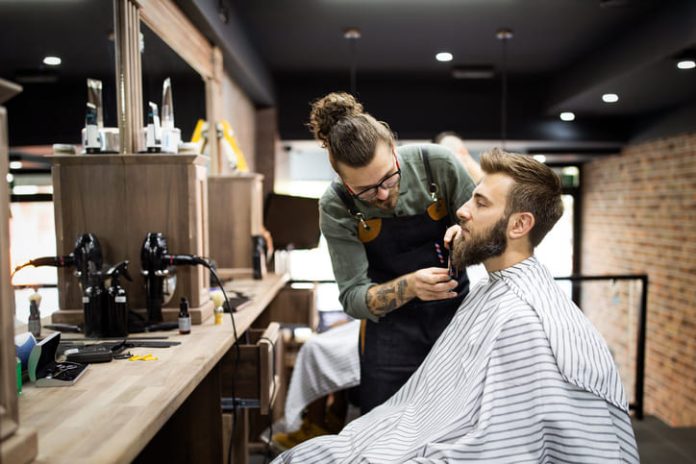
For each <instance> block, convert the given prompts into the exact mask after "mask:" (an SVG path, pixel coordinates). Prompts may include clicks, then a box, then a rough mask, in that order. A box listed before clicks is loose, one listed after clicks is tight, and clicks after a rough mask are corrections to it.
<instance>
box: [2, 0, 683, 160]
mask: <svg viewBox="0 0 696 464" xmlns="http://www.w3.org/2000/svg"><path fill="white" fill-rule="evenodd" d="M176 2H177V3H178V4H179V5H180V6H181V7H182V9H183V10H184V11H185V12H186V13H187V14H188V15H189V17H190V18H191V19H192V20H193V21H194V22H195V23H196V24H197V26H198V27H199V28H200V29H201V30H202V31H203V32H204V33H205V34H206V35H207V36H208V38H209V39H210V40H211V41H212V42H214V43H216V44H217V45H219V46H220V47H221V48H222V49H223V51H224V57H225V64H226V68H227V69H228V72H230V74H231V75H233V77H234V79H235V80H236V81H237V82H238V83H239V84H240V85H241V87H242V88H243V89H244V90H245V91H246V92H247V93H248V95H249V96H250V98H251V99H252V101H253V102H254V103H255V104H256V105H257V106H258V107H266V106H275V107H277V109H278V116H279V129H280V132H281V136H282V137H283V138H284V139H306V138H308V137H309V134H308V132H307V130H306V128H305V127H304V123H305V121H306V119H307V113H308V109H309V102H311V101H312V100H313V99H315V98H317V97H320V96H322V95H323V94H324V93H326V92H329V91H332V90H350V78H349V77H350V73H349V70H350V68H351V65H354V67H355V70H356V76H357V79H356V91H357V94H358V96H359V98H360V99H361V100H362V101H363V102H364V103H365V106H366V107H367V109H368V111H370V112H371V113H373V114H374V115H375V116H377V117H378V118H380V119H383V120H385V121H387V122H389V123H390V125H391V126H392V127H393V128H394V129H395V130H396V132H397V133H398V135H399V136H400V137H401V138H403V139H409V138H430V137H432V136H433V135H435V134H436V133H437V132H439V131H441V130H456V131H458V132H460V133H461V134H462V135H463V136H464V137H466V138H468V139H476V140H481V139H494V140H495V139H498V138H499V137H500V136H501V85H502V80H501V76H502V68H503V66H502V56H503V53H502V44H501V42H500V41H499V40H497V39H496V31H497V30H498V29H499V28H501V27H507V28H510V29H512V30H513V32H514V37H513V38H512V39H511V40H510V41H509V42H508V44H507V55H506V56H507V61H506V63H507V83H508V98H507V113H508V117H507V120H506V125H507V126H506V127H507V134H506V136H507V138H508V139H515V140H532V141H535V142H544V144H543V146H546V147H549V146H550V147H551V148H549V150H552V149H553V146H554V143H555V144H556V146H557V147H558V149H559V150H560V149H561V148H562V149H564V150H567V149H568V148H569V147H570V148H572V147H576V148H578V149H579V148H582V147H583V146H588V145H589V144H591V143H592V144H594V146H597V145H598V144H599V145H602V144H604V145H606V146H607V147H610V148H609V149H615V148H616V147H617V146H618V145H620V144H623V143H626V142H627V141H630V140H635V139H640V138H641V137H643V136H644V134H647V133H650V134H651V135H663V134H668V133H670V132H672V133H673V132H675V131H680V130H693V129H696V118H693V117H690V116H689V115H693V114H694V113H696V111H694V109H695V108H696V70H694V71H680V70H678V69H676V67H675V61H674V57H675V56H676V55H677V54H679V53H681V52H683V51H684V50H688V49H692V48H694V47H695V46H696V1H693V0H176ZM111 4H112V2H111V1H110V0H53V1H47V0H23V1H19V0H16V1H13V0H0V43H2V44H3V46H2V47H0V77H3V78H6V79H10V80H17V78H18V77H19V78H20V79H21V78H22V77H23V76H24V77H26V76H27V75H29V76H32V75H34V74H37V73H39V71H40V70H41V69H40V68H41V67H42V65H41V64H40V62H41V59H42V58H43V56H45V55H46V54H49V53H55V54H59V55H60V56H61V57H62V58H63V64H62V65H61V67H60V68H59V70H58V74H59V79H58V81H57V82H54V83H50V84H49V83H47V84H29V83H24V84H23V85H24V87H25V94H29V93H31V94H34V93H36V95H39V94H40V95H41V98H42V99H43V100H42V101H45V102H46V103H48V102H49V101H51V100H54V101H55V102H56V103H57V105H56V106H61V107H62V108H63V110H64V111H67V112H69V113H71V114H72V115H73V116H72V118H73V119H71V120H70V125H71V126H72V125H76V126H77V127H78V128H79V126H80V124H81V122H80V116H79V115H80V114H81V112H82V108H83V106H84V97H83V95H84V94H85V93H86V92H85V91H84V79H85V78H86V77H102V78H103V79H104V80H105V82H106V81H109V80H111V81H112V82H113V42H111V41H110V40H109V34H110V32H111V30H112V28H113V26H112V17H111ZM221 13H223V14H221ZM223 16H227V22H223V20H222V17H223ZM347 27H357V28H359V29H360V31H361V33H362V37H361V38H360V39H359V40H357V41H354V42H352V44H353V46H351V42H350V41H348V40H346V39H344V38H343V31H344V30H345V28H347ZM5 44H12V46H6V45H5ZM145 48H146V52H147V51H149V52H150V53H151V54H150V55H149V57H148V58H147V59H145V58H144V60H143V67H144V68H146V67H147V68H148V69H146V72H147V73H148V77H146V78H145V81H146V88H148V87H151V88H152V89H157V88H158V85H159V80H160V79H161V76H164V75H172V74H173V75H180V76H182V77H181V78H180V82H182V83H183V84H182V85H179V86H178V87H177V85H176V82H177V81H176V79H174V83H175V87H174V89H175V93H174V94H175V96H177V95H180V97H179V98H181V99H182V102H184V101H185V102H187V103H185V104H184V103H182V104H179V105H178V107H177V106H176V105H177V103H176V102H175V107H177V112H178V113H179V112H181V113H185V112H188V113H191V115H190V118H195V117H197V113H200V112H201V110H200V104H198V105H196V104H193V103H191V104H189V103H190V102H195V101H197V100H198V98H199V95H200V92H201V91H202V90H201V87H200V82H198V83H197V84H195V83H194V81H195V79H193V78H191V77H190V71H189V72H188V73H187V69H186V68H187V66H185V65H184V64H182V63H180V62H178V61H177V60H176V59H169V58H167V57H169V56H170V53H171V51H169V50H168V49H167V48H166V46H164V45H159V44H157V43H156V41H154V40H150V39H147V40H146V47H145ZM438 51H449V52H451V53H452V54H453V55H454V60H453V61H452V62H451V63H440V62H437V61H436V60H435V59H434V55H435V53H436V52H438ZM453 65H487V66H492V67H493V69H494V70H495V76H494V77H493V78H492V79H488V80H457V79H454V78H452V77H451V74H450V68H451V66H453ZM184 76H188V77H184ZM148 82H150V84H148ZM111 85H112V84H111ZM107 88H109V84H108V82H106V83H105V90H106V89H107ZM70 89H72V90H70ZM189 89H193V90H191V91H190V90H189ZM111 90H112V89H111ZM189 92H192V93H193V95H192V96H189V95H183V94H187V93H189ZM605 92H613V93H617V94H618V95H619V98H620V99H619V101H618V102H617V103H614V104H606V103H603V102H602V101H601V95H602V94H603V93H605ZM151 93H153V94H154V93H156V90H152V92H151ZM108 98H109V97H108V96H106V95H105V99H106V100H108ZM153 98H155V101H157V99H158V98H157V97H153ZM22 99H24V101H22ZM184 99H185V100H184ZM15 101H16V103H15ZM20 103H21V105H20ZM11 105H14V106H11ZM37 105H38V103H37V101H36V100H32V99H31V98H30V96H29V95H25V96H24V97H16V99H15V100H12V101H11V102H10V105H8V107H9V108H10V110H11V111H12V112H13V114H12V115H11V126H10V135H11V137H13V136H14V138H15V140H16V141H17V144H20V143H21V144H29V143H31V142H32V141H33V140H34V139H35V140H36V141H37V143H40V142H41V141H43V142H44V143H45V142H46V141H47V140H48V139H51V138H52V139H51V140H54V141H67V140H55V139H56V138H57V137H59V136H60V135H61V134H68V133H76V132H74V130H73V129H72V127H71V128H67V127H63V128H62V129H61V128H58V129H55V130H54V129H52V128H51V127H50V126H48V125H43V126H42V128H43V131H42V132H41V133H42V134H43V136H44V137H42V136H39V135H38V134H37V131H36V130H35V129H36V128H35V127H34V128H32V127H31V126H30V125H28V124H30V123H31V121H32V120H31V116H32V115H33V116H34V117H39V116H42V115H44V114H45V112H46V111H48V110H46V108H45V106H44V107H43V108H41V107H40V106H37ZM190 106H194V107H196V109H195V110H193V111H192V110H191V109H190V108H189V107H190ZM27 107H31V110H27V109H26V108H27ZM73 108H74V109H73ZM561 111H573V112H575V114H576V120H575V121H573V122H571V123H566V122H562V121H560V120H559V119H558V114H559V112H561ZM194 113H195V114H194ZM114 114H115V111H114ZM49 119H52V121H51V123H50V124H53V125H55V126H61V124H64V123H63V122H62V119H65V118H62V119H61V118H59V117H58V116H57V115H56V116H54V117H53V118H49ZM182 119H189V118H182ZM13 124H15V125H19V126H21V127H19V128H18V127H17V126H15V127H14V128H13V126H12V125H13ZM29 129H34V130H29ZM66 136H67V135H66ZM40 139H41V140H40ZM11 142H13V140H12V138H11ZM549 142H552V143H551V144H549ZM537 145H538V146H541V145H539V144H537Z"/></svg>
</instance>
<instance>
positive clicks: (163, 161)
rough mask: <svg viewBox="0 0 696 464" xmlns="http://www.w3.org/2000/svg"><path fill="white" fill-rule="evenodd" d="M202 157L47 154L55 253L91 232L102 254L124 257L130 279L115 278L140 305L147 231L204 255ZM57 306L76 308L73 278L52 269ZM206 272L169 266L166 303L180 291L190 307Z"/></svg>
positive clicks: (174, 248) (201, 293)
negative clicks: (171, 276)
mask: <svg viewBox="0 0 696 464" xmlns="http://www.w3.org/2000/svg"><path fill="white" fill-rule="evenodd" d="M205 161H206V160H205V158H203V157H200V156H195V155H173V156H170V155H131V156H118V155H115V156H111V155H103V156H64V157H55V158H54V166H53V181H54V186H55V187H57V188H55V187H54V188H55V192H56V196H55V198H54V207H55V217H56V239H57V248H58V252H59V253H66V254H67V253H69V252H71V251H72V249H73V246H74V241H75V238H76V237H77V236H78V235H79V234H82V233H85V232H92V233H94V234H95V235H96V236H97V238H98V239H99V241H100V243H101V246H102V248H103V250H104V260H105V262H106V263H108V264H114V263H117V262H119V261H122V260H124V259H128V260H129V261H130V266H129V270H130V274H131V275H132V277H133V282H128V281H126V280H125V279H122V282H121V284H122V285H123V286H124V287H125V288H126V290H127V292H128V296H129V302H130V306H131V307H132V308H144V307H145V291H144V284H143V282H144V281H143V277H142V276H141V275H140V269H141V266H140V249H141V247H142V244H143V241H144V239H145V235H146V234H147V233H148V232H162V233H163V234H164V235H165V237H166V238H167V245H168V248H169V251H170V253H191V254H196V255H200V256H205V255H206V254H207V252H208V237H207V227H206V225H205V219H206V215H207V211H206V210H205V209H204V208H205V206H206V204H207V198H206V197H207V183H206V178H205V167H204V163H205ZM58 288H59V295H60V298H59V305H60V308H61V309H79V308H81V307H82V303H81V299H80V297H81V292H80V289H79V285H78V280H77V278H76V277H74V276H73V275H72V272H71V271H68V270H66V271H64V272H61V273H59V280H58ZM207 288H208V271H207V270H204V269H202V268H201V267H200V266H196V267H188V266H186V267H182V266H179V267H178V268H177V290H176V292H175V294H174V296H173V298H172V299H171V301H170V302H169V304H167V305H166V306H167V307H172V308H175V307H178V302H179V298H180V297H181V296H186V297H187V298H188V299H189V302H190V304H191V307H192V308H195V307H198V306H201V305H203V304H206V303H207V301H208V290H207Z"/></svg>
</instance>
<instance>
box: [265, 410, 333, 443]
mask: <svg viewBox="0 0 696 464" xmlns="http://www.w3.org/2000/svg"><path fill="white" fill-rule="evenodd" d="M328 434H329V432H328V430H326V429H325V428H323V427H321V426H319V425H317V424H315V423H313V422H310V421H309V419H307V418H305V419H304V420H303V421H302V427H300V429H299V430H297V431H295V432H290V433H274V434H273V437H272V438H271V443H272V445H273V446H274V447H275V448H277V449H278V450H280V451H285V450H288V449H290V448H292V447H293V446H297V445H299V444H300V443H302V442H304V441H307V440H310V439H312V438H314V437H320V436H322V435H328Z"/></svg>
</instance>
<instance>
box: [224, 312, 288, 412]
mask: <svg viewBox="0 0 696 464" xmlns="http://www.w3.org/2000/svg"><path fill="white" fill-rule="evenodd" d="M248 333H249V342H250V343H249V344H241V342H242V341H243V340H244V337H241V338H240V346H239V362H237V349H236V348H235V347H232V348H231V349H230V350H229V351H228V352H227V353H226V354H225V356H224V357H223V359H222V361H221V387H222V396H223V403H225V402H226V401H225V399H231V398H236V399H237V403H238V404H239V405H240V407H250V408H254V407H258V408H259V409H260V412H261V414H268V412H269V410H270V408H271V407H272V406H273V402H274V401H275V398H276V396H277V395H278V390H279V389H280V373H281V369H282V362H283V359H282V347H281V344H282V343H283V341H282V337H280V325H279V324H278V323H277V322H271V323H270V324H269V325H268V327H267V328H266V329H249V331H248ZM235 365H236V367H235Z"/></svg>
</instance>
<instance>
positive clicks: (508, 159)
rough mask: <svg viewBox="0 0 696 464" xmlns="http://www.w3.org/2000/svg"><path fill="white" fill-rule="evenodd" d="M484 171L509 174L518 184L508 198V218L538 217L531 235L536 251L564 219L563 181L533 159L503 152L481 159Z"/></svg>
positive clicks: (531, 241) (498, 151) (491, 153)
mask: <svg viewBox="0 0 696 464" xmlns="http://www.w3.org/2000/svg"><path fill="white" fill-rule="evenodd" d="M481 169H483V172H485V173H486V174H498V173H500V174H505V175H507V176H510V177H511V178H512V179H513V180H514V181H515V184H514V185H513V186H512V189H510V193H509V194H508V199H507V206H506V208H505V210H506V211H505V214H506V215H509V214H512V213H522V212H529V213H532V214H533V215H534V227H533V228H532V230H531V231H530V232H529V241H530V243H531V245H532V248H534V247H536V246H537V245H539V243H541V241H542V240H543V239H544V237H545V236H546V234H547V233H548V232H549V231H550V230H551V229H552V228H553V226H554V225H555V224H556V222H558V220H559V219H560V218H561V216H562V215H563V201H562V200H561V194H562V192H563V189H562V188H561V180H560V179H559V178H558V176H557V175H556V173H555V172H553V170H552V169H551V168H550V167H548V166H547V165H545V164H544V163H540V162H539V161H537V160H535V159H534V158H532V157H531V156H525V155H519V154H516V153H506V152H504V151H503V150H501V149H500V148H494V149H493V150H492V151H489V152H487V153H484V154H483V155H482V156H481Z"/></svg>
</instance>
